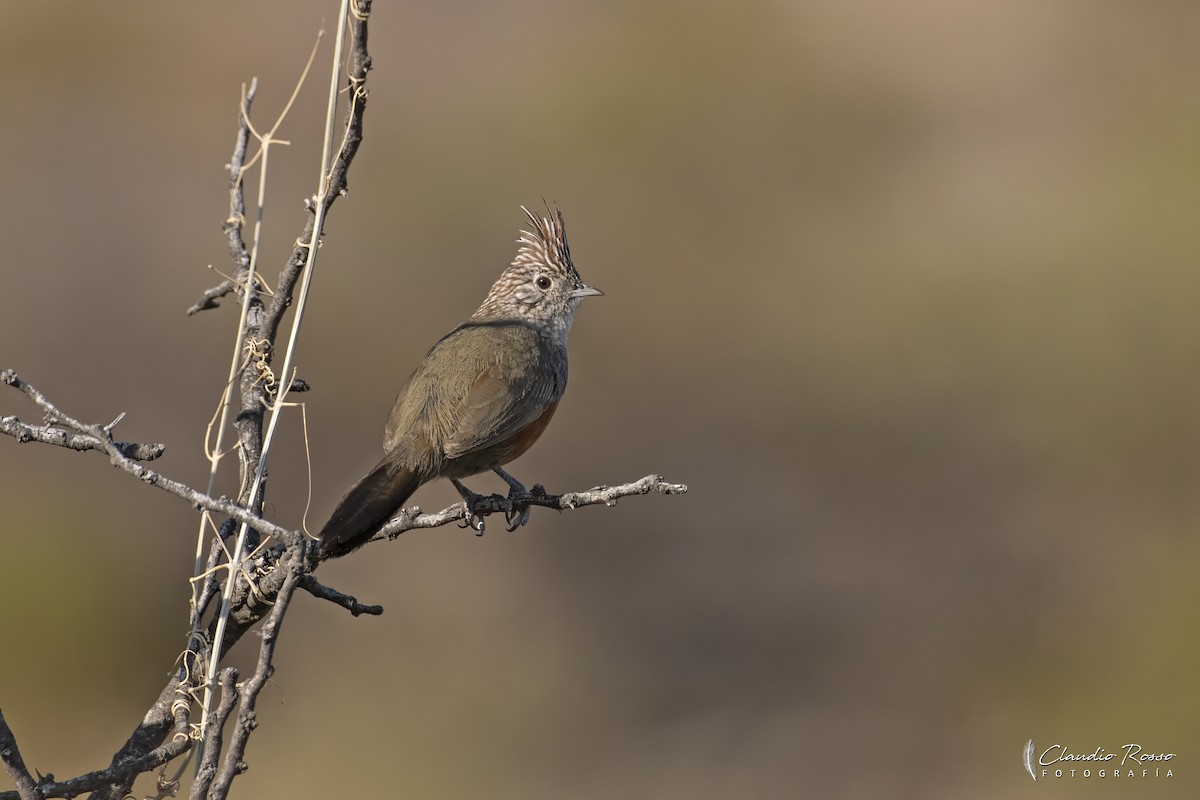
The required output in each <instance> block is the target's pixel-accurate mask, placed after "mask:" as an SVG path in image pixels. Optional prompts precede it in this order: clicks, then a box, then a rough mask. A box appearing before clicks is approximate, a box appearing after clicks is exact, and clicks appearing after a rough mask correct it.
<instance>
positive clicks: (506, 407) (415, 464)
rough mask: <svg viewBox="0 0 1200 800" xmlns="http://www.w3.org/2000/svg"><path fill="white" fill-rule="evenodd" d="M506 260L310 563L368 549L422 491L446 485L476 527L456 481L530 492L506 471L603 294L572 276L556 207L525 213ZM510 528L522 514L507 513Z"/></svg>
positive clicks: (411, 386)
mask: <svg viewBox="0 0 1200 800" xmlns="http://www.w3.org/2000/svg"><path fill="white" fill-rule="evenodd" d="M521 210H522V211H524V212H525V216H526V218H527V219H528V222H529V226H528V228H527V229H524V230H522V231H521V232H520V236H519V238H518V239H517V242H518V244H519V247H518V249H517V254H516V256H515V257H514V258H513V260H512V263H511V264H510V265H509V266H508V267H507V268H506V269H505V270H504V271H503V272H502V273H501V274H500V276H499V277H498V278H497V279H496V282H495V283H493V284H492V287H491V289H490V290H489V291H488V294H487V297H486V298H485V299H484V301H483V303H482V304H481V305H480V306H479V308H478V309H476V311H475V313H473V314H472V315H471V316H470V317H469V318H468V319H467V320H466V321H465V322H463V323H462V324H460V325H458V326H457V327H456V328H454V329H453V330H451V331H450V332H449V333H447V334H446V335H445V336H443V337H442V338H441V339H439V340H438V341H437V343H436V344H434V345H433V347H432V348H430V350H429V352H428V353H426V354H425V357H424V358H423V359H421V362H420V363H419V364H417V367H416V369H414V370H413V372H412V374H411V375H410V376H409V377H408V380H407V381H406V382H405V383H404V386H403V387H402V388H401V389H400V392H399V394H397V396H396V401H395V404H394V405H393V407H392V411H391V414H390V415H389V416H388V420H387V424H386V426H385V427H384V433H383V450H384V456H383V459H382V460H381V461H380V462H379V463H378V464H377V465H376V466H375V468H374V469H372V470H371V471H370V472H368V473H367V474H366V475H365V476H363V477H362V478H361V479H360V480H359V481H358V482H357V483H356V484H354V486H352V487H351V488H350V490H349V491H347V492H346V494H345V495H343V496H342V498H341V500H339V501H338V504H337V506H336V507H335V508H334V511H333V514H332V515H331V516H330V518H329V521H328V522H326V523H325V525H324V526H323V527H322V528H321V531H320V532H319V533H318V534H317V538H318V539H319V542H320V544H319V546H318V548H317V558H318V559H319V560H325V559H329V558H336V557H340V556H344V555H347V554H349V553H351V552H353V551H355V550H357V549H358V548H359V547H361V546H362V545H364V544H366V543H367V542H368V541H369V540H370V539H371V537H372V536H373V535H374V534H375V533H376V532H377V531H378V530H379V528H380V527H382V525H383V524H384V523H386V522H387V521H388V520H389V519H390V518H391V517H393V516H394V515H395V514H396V513H397V512H398V511H399V510H400V509H401V508H403V506H404V503H405V502H406V501H407V500H408V498H409V497H411V496H412V494H413V493H414V492H415V491H416V490H417V489H418V488H419V487H420V486H421V485H422V484H425V483H428V482H430V481H432V480H434V479H436V478H448V479H450V481H451V482H452V483H453V484H454V487H455V488H456V489H457V490H458V492H459V495H460V496H461V497H462V499H463V504H464V507H465V511H466V513H465V516H466V521H467V524H468V525H469V526H471V527H472V528H473V529H475V530H476V531H477V532H479V533H482V532H483V527H484V523H483V519H482V516H480V515H478V514H476V512H475V508H474V506H475V503H476V501H477V500H478V499H480V496H479V495H476V494H475V493H474V492H472V491H471V490H470V489H468V488H467V487H466V486H464V485H463V483H462V480H461V479H462V478H467V477H470V476H472V475H478V474H480V473H483V472H487V471H489V470H491V471H494V472H495V473H496V474H497V475H499V476H500V477H501V478H503V479H504V480H505V481H506V482H507V483H508V484H509V486H510V489H511V491H510V492H509V497H510V498H512V497H514V496H515V495H517V494H518V493H523V492H524V491H525V488H524V486H522V485H521V483H520V481H518V480H517V479H516V478H514V477H513V476H512V475H509V474H508V473H507V472H506V471H505V470H503V469H502V467H503V466H504V465H505V464H508V463H509V462H511V461H513V460H514V459H516V458H517V457H519V456H520V455H521V454H523V453H524V452H525V451H526V450H528V449H529V448H530V447H531V446H532V445H533V444H534V442H536V441H537V440H538V438H539V437H540V436H541V435H542V433H543V431H545V430H546V426H547V425H548V424H549V423H550V419H551V417H553V416H554V412H555V409H557V407H558V404H559V401H560V400H561V399H562V397H563V392H564V391H566V388H567V333H568V332H569V331H570V329H571V323H572V322H573V321H574V318H575V312H576V310H577V309H578V308H579V304H580V302H581V301H582V300H583V298H585V297H590V296H596V295H603V294H604V293H603V292H602V291H600V290H599V289H597V288H595V287H593V286H589V285H587V284H586V283H584V282H583V280H582V279H581V278H580V277H579V272H578V271H577V270H576V269H575V264H574V262H573V261H572V260H571V250H570V248H569V246H568V245H567V231H566V225H565V223H564V221H563V216H562V212H561V211H560V210H559V209H558V207H557V206H555V207H554V208H553V209H552V208H551V207H550V205H549V204H546V213H545V214H544V215H539V214H535V213H533V212H532V211H530V210H529V209H528V208H527V207H525V206H521ZM514 517H515V519H516V521H515V523H514V524H513V526H512V529H515V528H516V527H517V526H519V525H523V524H524V523H525V522H526V521H527V520H528V518H529V508H528V506H526V507H525V508H524V509H523V510H521V511H519V512H518V511H515V510H514V511H512V512H510V514H509V521H510V522H511V521H512V519H513V518H514Z"/></svg>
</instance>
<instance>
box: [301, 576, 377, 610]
mask: <svg viewBox="0 0 1200 800" xmlns="http://www.w3.org/2000/svg"><path fill="white" fill-rule="evenodd" d="M300 588H301V589H303V590H304V591H306V592H308V593H309V594H311V595H312V596H313V597H319V598H321V599H322V600H328V601H329V602H331V603H336V604H337V605H339V606H341V607H342V608H344V609H346V610H347V611H349V612H350V613H351V614H353V615H354V616H356V617H357V616H360V615H362V614H371V615H373V616H378V615H380V614H382V613H383V606H373V605H365V604H363V603H360V602H358V598H356V597H353V596H351V595H348V594H342V593H341V592H339V591H338V590H337V589H333V588H331V587H329V586H326V585H325V584H323V583H321V582H320V581H318V580H317V579H316V578H314V577H313V575H312V573H311V572H309V573H305V575H304V576H303V577H302V578H300Z"/></svg>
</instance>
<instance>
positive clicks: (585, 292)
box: [571, 283, 604, 297]
mask: <svg viewBox="0 0 1200 800" xmlns="http://www.w3.org/2000/svg"><path fill="white" fill-rule="evenodd" d="M603 294H604V292H602V291H600V290H599V289H597V288H596V287H595V286H588V285H587V284H586V283H582V284H580V285H579V288H578V289H576V290H575V291H573V292H571V297H591V296H592V295H595V296H596V297H601V296H603Z"/></svg>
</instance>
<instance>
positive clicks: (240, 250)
mask: <svg viewBox="0 0 1200 800" xmlns="http://www.w3.org/2000/svg"><path fill="white" fill-rule="evenodd" d="M244 86H245V84H243V87H244ZM257 92H258V78H254V79H253V80H252V81H250V88H249V89H247V90H246V94H245V96H244V97H243V98H242V103H241V105H240V106H239V108H238V132H237V140H236V142H235V143H234V146H233V156H232V157H231V158H230V159H229V217H228V218H227V219H226V220H225V224H224V226H223V228H224V230H225V236H226V237H227V238H228V239H229V255H230V258H232V259H233V264H234V270H235V272H234V276H233V278H232V279H227V280H224V281H221V283H219V284H217V285H216V286H214V287H213V288H211V289H208V290H206V291H205V292H204V294H203V296H201V298H200V299H199V300H197V301H196V302H195V303H194V304H192V307H191V308H189V309H188V310H187V313H188V315H189V316H191V315H192V314H197V313H199V312H201V311H204V310H206V309H209V308H216V307H217V306H219V305H220V303H219V302H218V300H219V299H220V298H222V297H224V296H225V295H227V294H229V293H230V292H232V291H234V289H236V288H237V287H238V286H239V285H241V284H244V283H245V282H246V272H247V270H248V269H249V268H250V251H249V250H248V249H247V248H246V242H245V240H244V239H243V238H242V228H243V226H244V225H245V221H246V197H245V190H244V184H243V182H242V168H243V166H244V165H245V163H246V148H247V147H248V145H249V143H250V120H249V117H248V115H249V114H250V106H251V105H253V103H254V95H255V94H256V93H257Z"/></svg>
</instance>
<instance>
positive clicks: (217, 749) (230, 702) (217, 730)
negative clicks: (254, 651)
mask: <svg viewBox="0 0 1200 800" xmlns="http://www.w3.org/2000/svg"><path fill="white" fill-rule="evenodd" d="M237 679H238V671H237V669H235V668H234V667H226V668H225V669H223V670H221V677H220V679H219V680H218V683H220V685H221V700H220V702H219V703H217V710H216V711H215V712H214V714H213V717H212V720H211V721H210V723H209V724H208V725H206V726H205V727H206V730H205V731H204V757H203V758H202V759H201V762H200V764H199V766H198V767H197V769H196V778H195V780H194V781H193V782H192V790H191V792H190V794H189V797H191V798H192V800H203V798H205V797H207V796H208V790H209V787H210V786H212V782H213V778H215V777H216V775H217V759H218V758H219V757H220V755H221V734H222V732H223V730H224V728H225V723H226V722H227V721H228V720H229V716H230V715H231V714H232V713H233V709H234V708H235V707H236V706H237V701H238V691H237Z"/></svg>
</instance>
